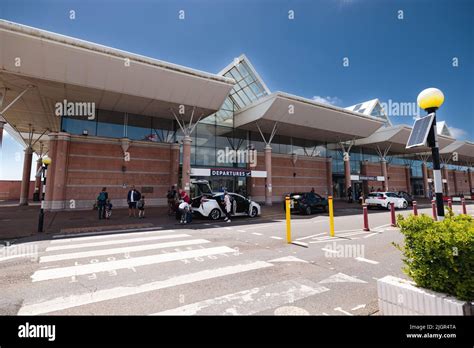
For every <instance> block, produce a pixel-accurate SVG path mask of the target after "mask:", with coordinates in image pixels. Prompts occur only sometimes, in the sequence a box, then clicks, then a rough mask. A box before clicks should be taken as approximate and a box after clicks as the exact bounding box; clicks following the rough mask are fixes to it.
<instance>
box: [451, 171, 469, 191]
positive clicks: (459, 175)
mask: <svg viewBox="0 0 474 348" xmlns="http://www.w3.org/2000/svg"><path fill="white" fill-rule="evenodd" d="M455 182H456V188H457V191H454V186H453V193H454V194H464V195H467V194H469V180H468V173H467V172H463V171H456V180H455Z"/></svg>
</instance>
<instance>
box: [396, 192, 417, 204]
mask: <svg viewBox="0 0 474 348" xmlns="http://www.w3.org/2000/svg"><path fill="white" fill-rule="evenodd" d="M397 195H399V196H400V197H402V198H405V200H406V201H407V202H408V205H413V201H414V199H413V196H412V195H411V194H409V193H408V192H405V191H398V192H397Z"/></svg>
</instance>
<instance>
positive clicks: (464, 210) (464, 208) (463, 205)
mask: <svg viewBox="0 0 474 348" xmlns="http://www.w3.org/2000/svg"><path fill="white" fill-rule="evenodd" d="M461 204H462V213H463V214H467V209H466V200H465V199H464V197H463V198H461Z"/></svg>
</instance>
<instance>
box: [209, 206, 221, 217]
mask: <svg viewBox="0 0 474 348" xmlns="http://www.w3.org/2000/svg"><path fill="white" fill-rule="evenodd" d="M209 218H210V219H211V220H219V219H220V218H221V212H220V210H219V209H217V208H214V209H212V210H211V212H210V213H209Z"/></svg>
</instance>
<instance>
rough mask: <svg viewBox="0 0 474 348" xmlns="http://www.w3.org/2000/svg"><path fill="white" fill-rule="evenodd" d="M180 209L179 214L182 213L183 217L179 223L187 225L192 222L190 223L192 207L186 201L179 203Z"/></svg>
mask: <svg viewBox="0 0 474 348" xmlns="http://www.w3.org/2000/svg"><path fill="white" fill-rule="evenodd" d="M178 209H179V212H180V215H181V219H180V221H179V223H180V224H186V223H188V222H191V221H190V216H189V214H191V213H190V210H191V206H190V205H189V204H188V203H187V202H185V201H184V200H181V201H180V203H179V206H178Z"/></svg>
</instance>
